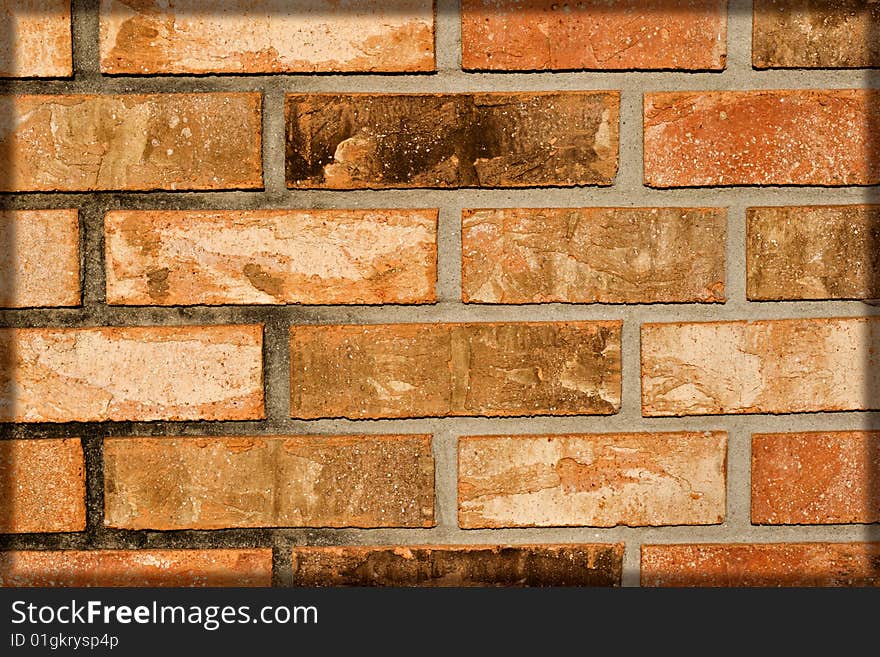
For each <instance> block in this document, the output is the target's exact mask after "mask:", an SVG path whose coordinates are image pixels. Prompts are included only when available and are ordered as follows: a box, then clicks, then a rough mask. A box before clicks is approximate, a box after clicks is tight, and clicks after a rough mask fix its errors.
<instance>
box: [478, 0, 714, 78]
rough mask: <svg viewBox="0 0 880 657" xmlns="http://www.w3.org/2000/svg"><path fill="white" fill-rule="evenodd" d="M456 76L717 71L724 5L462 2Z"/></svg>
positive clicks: (655, 0)
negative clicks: (495, 72)
mask: <svg viewBox="0 0 880 657" xmlns="http://www.w3.org/2000/svg"><path fill="white" fill-rule="evenodd" d="M461 10H462V16H461V40H462V54H461V59H462V68H464V69H470V70H501V71H535V70H557V71H558V70H574V69H591V70H606V71H607V70H631V69H679V70H721V69H723V68H724V62H725V57H726V52H727V43H726V41H727V2H726V0H702V1H701V2H696V3H695V2H694V1H693V0H647V1H646V0H623V1H616V2H608V0H580V1H579V2H577V3H560V2H556V0H463V2H462V7H461Z"/></svg>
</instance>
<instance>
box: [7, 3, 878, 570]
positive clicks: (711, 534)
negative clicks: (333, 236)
mask: <svg viewBox="0 0 880 657" xmlns="http://www.w3.org/2000/svg"><path fill="white" fill-rule="evenodd" d="M73 4H74V10H75V14H74V29H73V34H74V55H75V60H74V66H75V71H76V76H75V79H73V80H53V81H26V80H21V81H5V82H2V83H0V86H2V87H3V91H4V92H6V93H77V92H80V93H82V92H86V93H87V92H103V93H113V92H119V93H125V92H152V91H156V92H175V91H177V92H198V91H261V92H263V94H264V97H263V98H264V100H263V102H264V114H263V158H264V177H265V191H256V192H174V193H166V192H152V193H89V194H18V195H2V196H0V204H2V205H3V206H5V207H10V208H64V207H78V208H79V209H80V212H81V222H82V228H83V233H82V237H81V239H82V257H83V281H84V288H83V290H84V300H83V306H82V307H81V308H74V309H34V310H10V311H0V323H4V324H7V325H11V326H89V325H150V324H202V323H207V324H213V323H264V324H265V327H266V328H265V335H264V344H265V347H264V361H265V385H266V407H267V418H268V419H267V420H266V421H262V422H174V423H172V422H153V423H151V422H119V423H70V424H61V425H48V424H43V425H16V426H6V427H2V428H0V437H3V438H11V437H41V436H81V437H83V438H84V445H85V451H86V463H87V470H88V477H87V479H88V528H87V531H86V532H84V533H77V534H54V535H53V534H44V535H36V534H31V535H20V536H5V537H2V539H0V540H2V544H3V546H4V547H5V548H7V549H26V548H37V549H39V548H71V549H73V548H76V549H97V548H120V547H128V548H145V547H150V548H160V547H243V546H263V547H273V548H274V555H275V556H274V561H275V571H276V572H275V575H274V581H275V583H276V584H279V585H284V584H289V583H290V581H291V571H290V557H289V548H290V546H293V545H305V544H309V545H341V544H352V545H383V544H384V545H387V544H481V543H511V544H516V543H569V542H572V543H579V542H601V543H612V542H624V543H625V544H626V551H625V556H624V576H623V583H624V585H627V586H632V585H637V584H638V579H639V545H640V544H642V543H689V542H756V543H760V542H778V541H859V540H866V539H871V538H873V540H877V535H876V532H877V529H876V527H874V528H871V527H870V526H865V525H831V526H787V527H760V526H752V525H751V524H750V521H749V503H750V501H749V481H750V478H749V472H750V464H749V460H750V444H749V443H750V436H751V434H752V433H755V432H774V431H808V430H846V429H865V428H872V429H878V428H880V413H811V414H799V415H779V416H772V415H751V416H715V417H688V418H643V417H641V412H640V381H639V325H640V324H641V323H644V322H665V321H687V320H693V321H712V320H726V319H765V318H766V319H772V318H787V317H856V316H866V315H873V316H877V315H880V309H878V308H876V307H872V306H869V305H866V304H863V303H860V302H850V301H830V302H825V301H823V302H781V303H771V302H761V303H748V302H747V301H746V297H745V209H746V207H748V206H751V205H801V204H845V203H863V202H875V203H876V202H878V198H880V192H878V189H877V188H876V187H861V188H859V187H849V188H822V187H788V188H786V187H739V188H721V189H719V188H711V189H678V190H656V189H649V188H647V187H645V186H643V184H642V141H641V137H642V135H641V131H642V113H641V107H642V106H641V103H642V94H643V93H644V92H647V91H662V90H715V89H727V90H736V89H777V88H778V89H784V88H855V87H865V86H872V87H877V86H880V85H878V84H877V79H876V73H870V72H869V73H867V74H866V73H865V71H859V70H852V71H847V70H832V71H821V70H818V71H812V70H811V71H755V70H753V69H752V67H751V60H750V52H751V9H752V7H751V2H749V1H748V0H731V1H730V6H729V24H728V58H727V68H726V70H725V71H724V72H721V73H674V72H670V73H663V72H658V73H647V72H639V73H633V72H624V73H594V72H572V73H513V74H507V73H478V74H474V73H465V72H462V71H461V70H460V68H459V64H460V54H459V53H460V42H461V35H460V26H459V22H458V21H459V19H458V2H457V1H456V0H439V2H438V11H437V24H436V46H437V67H438V71H437V73H436V74H413V75H382V76H376V75H350V74H346V75H258V76H225V77H219V76H190V77H172V76H156V77H150V78H135V77H112V78H111V77H102V76H101V75H100V74H99V73H98V54H97V34H98V23H97V18H96V8H97V4H98V3H97V1H96V0H75V1H74V3H73ZM566 89H612V90H620V91H621V131H620V144H621V145H620V172H619V174H618V176H617V180H616V183H615V185H614V186H612V187H608V188H565V189H562V188H558V189H557V188H553V189H517V190H489V189H487V190H478V189H464V190H423V189H419V190H383V191H345V192H333V191H290V190H287V189H286V187H285V182H284V94H285V93H290V92H358V91H372V92H384V93H392V92H455V91H530V90H566ZM555 206H572V207H579V206H636V207H638V206H682V207H699V206H709V207H726V208H728V213H729V215H728V235H727V296H728V301H727V303H726V304H723V305H721V304H681V305H677V304H652V305H629V306H626V305H609V304H592V305H575V304H544V305H523V306H480V305H464V304H462V303H461V302H460V283H461V274H460V264H461V261H460V256H461V253H460V247H461V240H460V231H459V229H460V212H461V209H462V208H468V207H555ZM121 207H124V208H144V209H150V208H152V209H159V208H168V209H187V208H190V209H192V208H236V209H245V208H259V207H267V208H278V207H282V208H369V207H376V208H401V207H432V208H434V207H436V208H439V209H440V229H439V236H438V250H439V263H438V302H437V303H436V304H434V305H427V306H381V307H369V306H351V307H340V306H286V307H285V306H282V307H267V306H243V307H231V306H227V307H216V308H215V307H204V306H197V307H191V308H137V307H136V308H122V307H108V306H106V305H105V304H104V303H103V301H104V292H103V290H104V262H103V233H102V217H103V214H104V212H105V211H106V210H109V209H112V208H121ZM591 319H622V320H623V321H624V329H623V403H622V409H621V412H620V413H619V414H617V415H614V416H610V417H539V418H484V417H475V418H433V419H406V420H379V421H375V420H360V421H353V420H314V421H302V420H292V419H290V418H289V378H288V370H289V353H288V348H287V339H288V329H289V326H290V325H292V324H296V323H305V324H312V323H386V322H387V323H398V322H442V321H540V320H543V321H546V320H556V321H562V320H591ZM713 429H714V430H725V431H727V432H728V434H729V448H728V495H727V513H726V516H725V522H724V523H723V524H721V525H715V526H702V527H689V526H688V527H658V528H629V527H618V528H612V529H595V528H587V527H582V528H534V529H533V528H529V529H496V530H461V529H459V528H458V525H457V521H456V515H457V500H456V479H457V477H456V468H457V453H456V442H457V441H456V439H457V437H458V436H461V435H469V434H496V433H502V434H503V433H513V434H516V433H530V434H538V433H568V432H572V433H578V432H610V431H674V430H713ZM291 433H294V434H296V433H310V434H341V433H366V434H378V433H432V434H434V444H433V448H434V455H435V458H436V520H437V526H436V527H435V528H433V529H374V530H356V529H341V530H340V529H258V530H251V529H247V530H222V531H174V532H155V531H118V530H109V529H105V528H104V527H103V491H102V452H101V440H102V438H103V437H104V436H146V435H197V434H208V435H238V434H253V435H268V434H291ZM878 476H880V475H878Z"/></svg>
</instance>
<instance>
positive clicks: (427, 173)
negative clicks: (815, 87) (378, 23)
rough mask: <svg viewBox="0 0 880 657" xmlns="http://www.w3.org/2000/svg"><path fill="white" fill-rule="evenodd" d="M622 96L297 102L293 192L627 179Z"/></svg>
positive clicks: (363, 97)
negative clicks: (621, 166) (621, 152)
mask: <svg viewBox="0 0 880 657" xmlns="http://www.w3.org/2000/svg"><path fill="white" fill-rule="evenodd" d="M619 104H620V97H619V94H618V93H616V92H599V91H578V92H574V91H573V92H564V93H563V92H558V93H557V92H553V93H479V94H344V95H340V94H293V95H289V96H288V97H287V184H288V186H289V187H293V188H305V189H310V188H316V189H364V188H369V189H387V188H395V187H437V188H455V187H552V186H559V187H569V186H573V185H610V184H611V183H612V182H613V180H614V176H615V174H616V173H617V161H618V158H617V151H618V143H617V142H618V114H619Z"/></svg>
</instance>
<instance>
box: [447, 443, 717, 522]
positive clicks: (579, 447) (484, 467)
mask: <svg viewBox="0 0 880 657" xmlns="http://www.w3.org/2000/svg"><path fill="white" fill-rule="evenodd" d="M726 462H727V434H725V433H724V432H714V433H709V432H707V433H630V434H592V435H559V436H465V437H463V438H461V439H459V443H458V522H459V525H460V526H461V527H462V528H464V529H477V528H482V527H560V526H575V527H576V526H588V527H614V526H615V525H628V526H631V527H636V526H644V525H707V524H716V523H720V522H722V521H723V520H724V494H725V478H726Z"/></svg>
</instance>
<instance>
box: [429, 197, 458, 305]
mask: <svg viewBox="0 0 880 657" xmlns="http://www.w3.org/2000/svg"><path fill="white" fill-rule="evenodd" d="M434 198H439V197H437V196H435V197H434ZM446 198H450V200H449V201H442V200H441V202H440V203H433V204H430V207H436V208H438V209H439V210H440V212H439V215H438V223H437V301H438V302H445V303H452V304H460V303H461V257H462V256H461V210H462V208H461V205H460V204H459V203H458V202H456V201H454V200H452V199H451V197H446Z"/></svg>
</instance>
